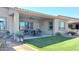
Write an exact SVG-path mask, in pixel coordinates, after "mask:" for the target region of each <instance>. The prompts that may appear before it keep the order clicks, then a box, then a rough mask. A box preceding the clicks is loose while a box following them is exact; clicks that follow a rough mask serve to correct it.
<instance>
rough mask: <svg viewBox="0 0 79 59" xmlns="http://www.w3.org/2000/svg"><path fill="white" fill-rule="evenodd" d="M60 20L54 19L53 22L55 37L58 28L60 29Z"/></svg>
mask: <svg viewBox="0 0 79 59" xmlns="http://www.w3.org/2000/svg"><path fill="white" fill-rule="evenodd" d="M58 21H59V20H58V19H54V20H53V34H54V35H55V34H56V32H58V27H59V22H58Z"/></svg>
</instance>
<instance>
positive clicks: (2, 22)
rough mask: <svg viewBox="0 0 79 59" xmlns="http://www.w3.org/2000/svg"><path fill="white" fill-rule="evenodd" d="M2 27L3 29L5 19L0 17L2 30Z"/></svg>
mask: <svg viewBox="0 0 79 59" xmlns="http://www.w3.org/2000/svg"><path fill="white" fill-rule="evenodd" d="M4 29H5V19H4V18H0V30H4Z"/></svg>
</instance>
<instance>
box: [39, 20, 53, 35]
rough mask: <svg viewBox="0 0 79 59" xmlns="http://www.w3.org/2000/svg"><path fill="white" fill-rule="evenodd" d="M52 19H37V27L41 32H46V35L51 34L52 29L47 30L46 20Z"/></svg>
mask: <svg viewBox="0 0 79 59" xmlns="http://www.w3.org/2000/svg"><path fill="white" fill-rule="evenodd" d="M49 21H52V22H53V20H40V21H39V23H40V24H39V27H40V29H41V30H42V34H47V35H52V34H53V30H49V25H48V22H49Z"/></svg>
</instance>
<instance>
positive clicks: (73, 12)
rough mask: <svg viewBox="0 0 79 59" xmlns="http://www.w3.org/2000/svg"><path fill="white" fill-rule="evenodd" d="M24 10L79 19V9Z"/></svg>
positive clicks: (49, 8) (46, 8)
mask: <svg viewBox="0 0 79 59" xmlns="http://www.w3.org/2000/svg"><path fill="white" fill-rule="evenodd" d="M21 8H23V9H27V10H32V11H36V12H41V13H45V14H48V15H54V16H57V15H63V16H70V17H75V18H79V7H21Z"/></svg>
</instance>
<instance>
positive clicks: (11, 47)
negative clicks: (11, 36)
mask: <svg viewBox="0 0 79 59" xmlns="http://www.w3.org/2000/svg"><path fill="white" fill-rule="evenodd" d="M1 51H36V50H35V49H34V48H32V47H30V46H28V45H24V44H22V43H17V42H12V41H10V40H7V41H6V46H5V47H4V48H1Z"/></svg>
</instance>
